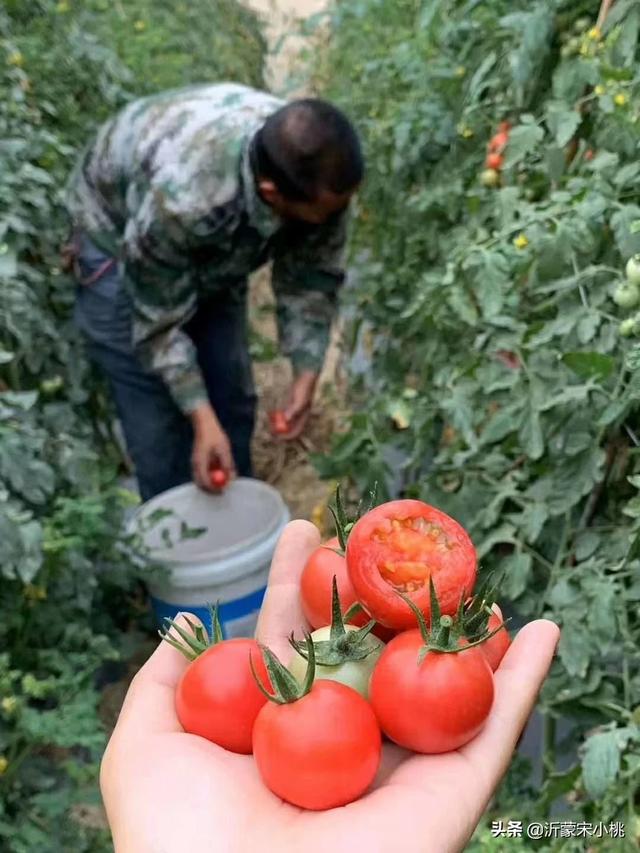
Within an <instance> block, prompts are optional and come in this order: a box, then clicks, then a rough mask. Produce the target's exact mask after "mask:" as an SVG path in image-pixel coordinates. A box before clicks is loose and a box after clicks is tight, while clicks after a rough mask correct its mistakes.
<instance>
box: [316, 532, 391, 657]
mask: <svg viewBox="0 0 640 853" xmlns="http://www.w3.org/2000/svg"><path fill="white" fill-rule="evenodd" d="M339 547H340V543H339V541H338V539H337V537H334V538H333V539H329V541H328V542H325V543H324V545H321V546H320V547H319V548H316V550H315V551H314V552H313V554H312V555H311V556H310V557H309V559H308V560H307V565H306V566H305V567H304V571H303V572H302V578H301V580H300V598H301V601H302V612H303V613H304V615H305V619H306V620H307V622H308V623H309V624H310V625H311V627H312V628H324V627H325V626H326V625H330V624H331V588H332V584H333V577H334V575H335V578H336V581H337V583H338V595H339V596H340V604H341V605H342V612H343V613H346V612H347V610H349V608H350V607H352V606H353V605H354V604H355V603H356V601H357V598H356V593H355V590H354V589H353V585H352V583H351V581H350V580H349V574H348V572H347V563H346V560H345V558H344V557H341V556H340V554H336V552H335V550H332V549H335V548H339ZM368 621H369V616H367V614H366V613H363V612H360V613H358V614H357V615H356V616H352V617H350V618H349V624H350V625H358V626H359V627H362V626H363V625H366V624H367V622H368ZM373 633H374V634H375V635H376V636H377V637H379V638H380V639H381V640H384V642H387V641H388V640H390V639H391V638H392V637H393V636H394V635H395V632H393V631H389V629H388V628H384V627H383V626H382V625H376V627H375V628H374V630H373Z"/></svg>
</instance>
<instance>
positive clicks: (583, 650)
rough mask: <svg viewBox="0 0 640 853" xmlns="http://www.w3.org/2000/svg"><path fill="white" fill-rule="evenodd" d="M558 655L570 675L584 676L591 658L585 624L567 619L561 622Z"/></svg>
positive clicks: (589, 642)
mask: <svg viewBox="0 0 640 853" xmlns="http://www.w3.org/2000/svg"><path fill="white" fill-rule="evenodd" d="M558 655H559V657H560V660H561V661H562V664H563V666H564V668H565V669H566V670H567V673H568V674H569V675H570V676H572V677H577V678H584V677H585V676H586V674H587V669H588V668H589V662H590V659H591V637H590V634H589V631H588V630H587V627H586V625H581V624H580V623H579V622H571V621H568V620H567V621H565V622H564V623H563V625H562V630H561V632H560V642H559V644H558Z"/></svg>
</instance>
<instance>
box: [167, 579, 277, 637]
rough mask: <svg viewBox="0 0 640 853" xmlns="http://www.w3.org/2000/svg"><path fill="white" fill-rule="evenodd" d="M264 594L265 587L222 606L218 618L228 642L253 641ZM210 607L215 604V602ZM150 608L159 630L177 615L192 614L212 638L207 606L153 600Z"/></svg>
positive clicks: (219, 608)
mask: <svg viewBox="0 0 640 853" xmlns="http://www.w3.org/2000/svg"><path fill="white" fill-rule="evenodd" d="M265 592H266V587H262V589H257V590H256V591H255V592H252V593H251V594H250V595H246V596H244V598H237V599H235V601H227V602H225V603H223V604H220V606H219V607H218V615H219V616H220V624H221V625H222V633H223V635H224V637H225V639H231V638H233V637H253V635H254V632H255V628H256V623H257V621H258V615H259V613H260V608H261V607H262V602H263V600H264V594H265ZM211 603H212V604H215V603H216V602H215V601H213V602H211ZM151 606H152V607H153V612H154V614H155V618H156V622H157V623H158V627H161V626H162V624H163V622H164V620H165V619H175V617H176V616H177V615H178V613H193V614H194V615H195V616H197V617H198V618H199V619H200V620H201V621H202V624H203V625H204V626H205V628H206V629H207V632H208V634H209V636H211V628H212V626H211V614H210V612H209V607H208V606H207V605H203V604H187V603H185V604H169V603H168V602H167V601H163V600H162V599H160V598H156V597H154V596H151Z"/></svg>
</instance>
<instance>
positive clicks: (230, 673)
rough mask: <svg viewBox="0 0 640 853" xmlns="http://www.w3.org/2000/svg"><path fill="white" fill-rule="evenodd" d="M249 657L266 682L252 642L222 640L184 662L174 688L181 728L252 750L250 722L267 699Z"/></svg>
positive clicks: (235, 749)
mask: <svg viewBox="0 0 640 853" xmlns="http://www.w3.org/2000/svg"><path fill="white" fill-rule="evenodd" d="M249 656H251V659H252V660H253V665H254V667H255V670H256V672H257V674H258V675H259V676H260V678H261V679H262V682H263V684H265V685H266V684H269V677H268V675H267V670H266V667H265V665H264V661H263V659H262V652H261V651H260V647H259V646H258V644H257V643H256V642H255V640H249V639H246V640H245V639H236V640H223V641H222V642H220V643H217V644H216V645H214V646H211V648H209V649H207V650H206V651H204V652H203V653H202V654H201V655H200V656H199V657H197V658H196V659H195V660H194V661H193V663H191V664H190V665H189V668H188V669H187V670H186V672H185V673H184V675H183V676H182V678H181V679H180V682H179V683H178V689H177V691H176V711H177V713H178V719H179V720H180V724H181V725H182V728H183V729H184V730H185V732H188V733H189V734H192V735H199V736H200V737H203V738H206V739H207V740H210V741H213V743H216V744H218V746H222V747H224V749H228V750H229V751H230V752H239V753H242V754H244V755H250V754H251V735H252V731H253V724H254V723H255V720H256V717H257V716H258V712H259V711H260V709H261V708H262V706H263V705H264V704H265V702H266V701H267V700H266V697H265V696H264V695H263V694H262V693H261V692H260V690H259V689H258V685H257V684H256V681H255V678H254V677H253V674H252V672H251V667H250V665H249Z"/></svg>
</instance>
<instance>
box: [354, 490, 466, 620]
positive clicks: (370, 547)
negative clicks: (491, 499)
mask: <svg viewBox="0 0 640 853" xmlns="http://www.w3.org/2000/svg"><path fill="white" fill-rule="evenodd" d="M346 557H347V570H348V572H349V578H350V579H351V583H352V584H353V588H354V590H355V593H356V596H357V599H358V601H360V603H361V604H362V606H363V607H364V609H365V610H366V611H367V613H369V614H370V615H371V617H372V618H373V619H376V620H377V621H378V622H380V623H381V624H382V625H386V626H387V627H388V628H394V629H395V630H402V629H405V628H413V627H415V624H416V619H415V616H414V615H413V613H412V612H411V609H410V608H409V606H408V605H407V603H406V602H405V601H403V600H402V598H401V597H400V596H399V595H398V592H402V593H404V594H406V595H408V596H409V597H410V598H411V599H412V600H413V602H414V603H415V604H416V606H417V607H418V608H419V609H420V610H421V611H422V612H423V613H424V614H425V616H427V618H428V616H429V613H430V607H431V605H430V593H429V579H430V578H432V579H433V583H434V586H435V589H436V593H437V596H438V600H439V602H440V607H441V609H442V612H443V613H445V614H453V613H455V612H456V609H457V607H458V604H459V602H460V599H461V598H466V597H467V596H468V595H470V594H471V592H472V590H473V587H474V584H475V579H476V568H477V562H478V560H477V555H476V550H475V548H474V547H473V543H472V542H471V539H469V536H468V535H467V533H466V531H465V530H464V529H463V528H462V527H461V526H460V525H459V524H458V522H457V521H455V520H454V519H453V518H451V517H450V516H448V515H446V513H444V512H441V511H440V510H438V509H435V507H432V506H429V505H428V504H425V503H422V501H414V500H399V501H391V502H389V503H386V504H382V505H381V506H378V507H376V508H375V509H373V510H371V511H370V512H368V513H367V514H366V515H364V516H363V517H362V518H361V519H360V520H359V521H357V522H356V524H355V526H354V527H353V530H352V531H351V533H350V534H349V539H348V541H347V555H346Z"/></svg>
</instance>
